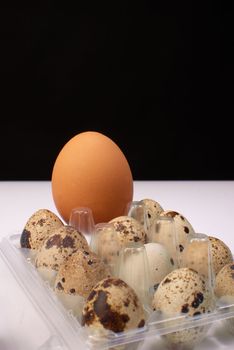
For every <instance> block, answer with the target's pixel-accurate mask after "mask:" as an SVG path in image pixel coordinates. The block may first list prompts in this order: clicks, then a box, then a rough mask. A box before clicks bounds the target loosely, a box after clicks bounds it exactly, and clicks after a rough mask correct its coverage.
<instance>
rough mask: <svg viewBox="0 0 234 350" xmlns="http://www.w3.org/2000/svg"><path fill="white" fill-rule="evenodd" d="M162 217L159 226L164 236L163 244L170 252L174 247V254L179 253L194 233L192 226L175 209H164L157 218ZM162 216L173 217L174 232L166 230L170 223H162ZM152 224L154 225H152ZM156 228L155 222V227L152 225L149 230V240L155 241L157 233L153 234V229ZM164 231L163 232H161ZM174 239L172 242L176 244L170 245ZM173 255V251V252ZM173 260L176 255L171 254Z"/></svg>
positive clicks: (175, 258)
mask: <svg viewBox="0 0 234 350" xmlns="http://www.w3.org/2000/svg"><path fill="white" fill-rule="evenodd" d="M160 218H162V220H161V221H160V225H163V227H162V228H161V231H162V232H161V233H162V234H163V235H164V236H165V241H164V244H165V245H166V246H167V248H168V249H169V251H170V252H172V249H174V250H175V249H176V255H177V254H178V255H180V253H182V252H183V250H184V248H185V246H186V244H187V242H188V241H189V240H190V239H191V238H192V237H193V236H194V235H195V231H194V229H193V227H192V225H191V224H190V223H189V222H188V220H187V219H186V218H185V217H184V216H183V215H181V214H180V213H178V212H176V211H171V210H165V211H162V212H161V213H160V216H159V219H160ZM163 218H165V219H166V218H169V219H173V222H174V229H175V231H174V233H171V232H167V231H168V230H169V229H171V227H170V225H168V224H166V221H165V224H163ZM153 226H154V225H153ZM155 228H157V223H156V225H155V227H152V230H151V233H150V234H151V240H152V241H156V242H157V234H156V235H154V229H155ZM163 231H165V232H163ZM172 235H175V237H172ZM173 240H175V241H174V242H175V243H173V244H176V247H172V241H173ZM159 243H161V242H159ZM174 255H175V253H174ZM173 259H174V260H177V257H176V256H173Z"/></svg>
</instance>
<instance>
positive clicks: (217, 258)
mask: <svg viewBox="0 0 234 350" xmlns="http://www.w3.org/2000/svg"><path fill="white" fill-rule="evenodd" d="M208 238H209V240H210V242H211V257H212V265H213V270H214V274H215V275H217V273H218V272H219V271H220V270H221V269H222V267H223V266H225V265H226V264H228V263H232V261H233V257H232V252H231V250H230V249H229V247H228V246H227V245H226V244H225V243H224V242H223V241H222V240H221V239H219V238H216V237H213V236H208Z"/></svg>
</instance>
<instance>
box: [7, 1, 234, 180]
mask: <svg viewBox="0 0 234 350" xmlns="http://www.w3.org/2000/svg"><path fill="white" fill-rule="evenodd" d="M1 7H2V8H1V37H2V39H1V85H2V89H1V91H2V92H1V135H0V180H49V179H50V178H51V172H52V167H53V163H54V161H55V159H56V156H57V154H58V152H59V151H60V149H61V148H62V147H63V145H64V144H65V143H66V142H67V141H68V140H69V139H70V138H71V137H72V136H74V135H75V134H77V133H79V132H81V131H86V130H96V131H100V132H102V133H104V134H106V135H107V136H109V137H111V138H112V139H113V140H114V141H115V142H116V143H117V144H118V145H119V146H120V148H121V149H122V150H123V152H124V153H125V155H126V157H127V159H128V161H129V164H130V167H131V169H132V173H133V177H134V179H135V180H193V179H197V180H208V179H209V180H212V179H213V180H217V179H218V180H231V179H232V180H234V172H233V170H232V168H233V135H234V133H233V128H232V127H231V122H232V118H233V102H232V101H233V41H234V39H233V38H234V31H233V22H234V21H233V7H232V5H229V7H227V8H220V4H219V5H218V6H217V5H214V3H212V2H210V1H208V2H206V3H205V4H203V5H202V8H196V7H195V6H194V4H193V3H192V1H187V2H186V3H185V4H182V3H180V4H178V3H177V2H176V3H173V4H170V3H169V2H168V1H141V2H138V3H137V4H136V3H134V4H132V3H130V2H128V1H118V2H97V3H96V5H91V4H90V3H89V2H88V1H86V2H84V3H83V4H82V2H76V3H75V2H72V3H67V2H66V3H64V2H63V3H62V4H60V3H59V2H55V1H49V0H48V1H40V2H39V1H38V2H37V3H36V4H34V3H33V4H31V3H29V4H22V2H20V3H19V4H18V5H16V6H13V5H12V6H10V5H9V4H7V5H1Z"/></svg>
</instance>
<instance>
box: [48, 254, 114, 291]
mask: <svg viewBox="0 0 234 350" xmlns="http://www.w3.org/2000/svg"><path fill="white" fill-rule="evenodd" d="M106 277H110V271H109V269H108V267H107V265H106V264H104V262H103V261H102V260H101V259H100V258H99V257H98V256H97V254H95V253H93V252H91V251H86V250H78V251H76V252H75V253H73V254H72V255H71V256H69V257H68V258H67V259H66V260H65V261H64V262H63V263H62V264H61V266H60V268H59V270H58V273H57V276H56V280H55V290H56V291H57V292H63V293H66V294H73V295H74V294H79V295H81V296H83V297H85V298H86V297H87V296H88V295H89V293H90V291H91V289H92V288H93V287H94V285H95V284H96V283H97V282H98V281H100V280H102V279H104V278H106Z"/></svg>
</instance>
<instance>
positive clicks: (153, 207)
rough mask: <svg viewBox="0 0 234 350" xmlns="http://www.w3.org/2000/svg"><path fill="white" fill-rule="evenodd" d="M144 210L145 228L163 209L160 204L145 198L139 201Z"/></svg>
mask: <svg viewBox="0 0 234 350" xmlns="http://www.w3.org/2000/svg"><path fill="white" fill-rule="evenodd" d="M140 204H143V205H144V208H145V211H146V221H147V222H146V228H147V229H148V228H149V227H150V226H151V225H152V222H153V221H154V219H155V218H156V217H157V216H158V215H159V214H160V213H161V212H162V211H163V208H162V207H161V205H160V204H159V203H158V202H156V201H155V200H153V199H149V198H145V199H142V200H141V201H140Z"/></svg>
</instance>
